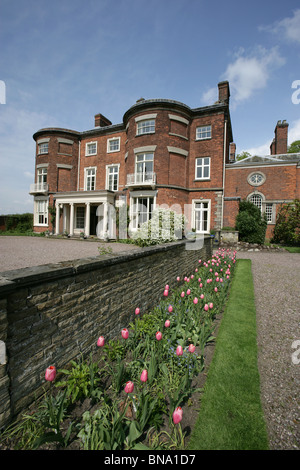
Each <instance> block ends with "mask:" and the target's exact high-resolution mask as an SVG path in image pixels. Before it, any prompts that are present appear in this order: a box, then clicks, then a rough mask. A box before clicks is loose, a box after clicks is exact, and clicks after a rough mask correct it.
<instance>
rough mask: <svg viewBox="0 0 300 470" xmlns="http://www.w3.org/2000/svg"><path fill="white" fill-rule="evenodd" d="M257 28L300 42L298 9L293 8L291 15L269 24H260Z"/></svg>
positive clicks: (299, 12) (299, 15) (299, 10)
mask: <svg viewBox="0 0 300 470" xmlns="http://www.w3.org/2000/svg"><path fill="white" fill-rule="evenodd" d="M259 30H261V31H267V32H271V33H274V34H276V35H277V36H280V37H281V38H284V39H286V40H288V41H289V42H296V43H300V9H298V10H295V11H294V12H293V16H292V17H290V18H284V19H283V20H280V21H276V22H275V23H273V24H271V25H269V26H260V27H259Z"/></svg>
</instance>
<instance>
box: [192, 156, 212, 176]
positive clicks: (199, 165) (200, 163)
mask: <svg viewBox="0 0 300 470" xmlns="http://www.w3.org/2000/svg"><path fill="white" fill-rule="evenodd" d="M205 160H208V163H207V162H205ZM206 168H208V176H203V175H204V172H205V169H206ZM198 169H200V170H201V174H202V176H198ZM209 179H210V157H197V158H196V161H195V180H198V181H199V180H209Z"/></svg>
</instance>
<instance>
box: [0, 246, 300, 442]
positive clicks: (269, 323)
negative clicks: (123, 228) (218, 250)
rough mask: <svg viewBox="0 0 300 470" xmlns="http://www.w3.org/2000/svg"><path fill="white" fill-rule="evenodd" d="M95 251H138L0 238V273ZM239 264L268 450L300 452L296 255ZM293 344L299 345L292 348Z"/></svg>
mask: <svg viewBox="0 0 300 470" xmlns="http://www.w3.org/2000/svg"><path fill="white" fill-rule="evenodd" d="M99 246H100V247H105V248H107V247H111V248H112V250H113V252H114V253H117V252H122V251H128V250H133V249H137V247H134V246H133V245H126V244H121V243H109V244H101V242H89V241H80V240H78V241H77V240H63V239H62V240H59V239H46V238H34V237H32V238H31V237H0V262H1V265H0V272H1V271H7V270H11V269H17V268H21V267H26V266H37V265H41V264H48V263H57V262H59V261H68V260H73V259H78V258H84V257H89V256H98V255H99V250H98V247H99ZM237 258H244V259H251V261H252V273H253V279H254V290H255V299H256V312H257V341H258V366H259V371H260V377H261V397H262V405H263V409H264V414H265V419H266V423H267V427H268V433H269V440H270V448H271V449H274V450H275V449H276V450H292V449H297V450H300V397H299V390H300V254H297V253H296V254H292V253H288V252H238V253H237ZM294 341H299V343H297V345H296V347H294V348H293V342H294ZM297 351H299V353H298V352H297ZM297 362H299V363H297Z"/></svg>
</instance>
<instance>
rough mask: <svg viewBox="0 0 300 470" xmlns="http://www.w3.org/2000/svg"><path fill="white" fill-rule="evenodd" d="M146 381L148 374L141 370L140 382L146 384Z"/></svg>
mask: <svg viewBox="0 0 300 470" xmlns="http://www.w3.org/2000/svg"><path fill="white" fill-rule="evenodd" d="M147 380H148V372H147V370H146V369H144V370H143V372H142V373H141V382H147Z"/></svg>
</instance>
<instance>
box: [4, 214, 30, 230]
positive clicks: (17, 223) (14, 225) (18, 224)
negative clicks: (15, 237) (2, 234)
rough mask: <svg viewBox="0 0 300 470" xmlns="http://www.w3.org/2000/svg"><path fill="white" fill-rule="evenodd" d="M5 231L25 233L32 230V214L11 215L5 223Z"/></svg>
mask: <svg viewBox="0 0 300 470" xmlns="http://www.w3.org/2000/svg"><path fill="white" fill-rule="evenodd" d="M5 228H6V230H7V231H13V232H20V233H25V232H28V231H32V230H33V214H30V213H27V214H12V215H9V216H7V219H6V222H5Z"/></svg>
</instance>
